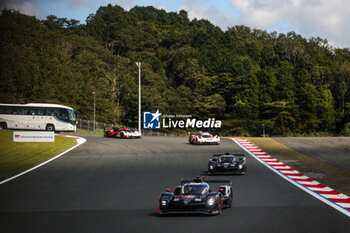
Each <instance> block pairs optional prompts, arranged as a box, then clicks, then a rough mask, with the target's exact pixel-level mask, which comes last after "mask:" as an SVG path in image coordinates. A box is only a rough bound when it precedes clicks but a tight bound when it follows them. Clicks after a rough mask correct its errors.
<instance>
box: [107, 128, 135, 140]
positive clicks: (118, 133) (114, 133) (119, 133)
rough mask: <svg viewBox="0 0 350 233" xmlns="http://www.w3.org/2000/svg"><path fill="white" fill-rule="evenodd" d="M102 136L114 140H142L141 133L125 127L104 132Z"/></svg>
mask: <svg viewBox="0 0 350 233" xmlns="http://www.w3.org/2000/svg"><path fill="white" fill-rule="evenodd" d="M104 136H105V137H116V138H142V135H141V132H139V131H136V130H131V129H129V128H125V127H123V128H113V129H109V130H106V131H105V133H104Z"/></svg>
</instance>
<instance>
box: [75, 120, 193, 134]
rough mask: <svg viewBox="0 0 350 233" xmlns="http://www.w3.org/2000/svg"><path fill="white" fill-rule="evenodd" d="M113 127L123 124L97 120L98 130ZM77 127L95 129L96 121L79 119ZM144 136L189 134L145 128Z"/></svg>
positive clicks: (102, 130)
mask: <svg viewBox="0 0 350 233" xmlns="http://www.w3.org/2000/svg"><path fill="white" fill-rule="evenodd" d="M113 127H121V125H114V124H107V123H103V122H97V121H96V122H95V128H96V132H104V131H105V130H107V129H112V128H113ZM77 129H82V130H88V131H90V130H91V131H93V130H94V122H93V121H90V120H83V119H79V120H78V123H77ZM141 131H142V135H143V136H164V137H178V136H188V133H187V132H176V131H174V132H172V131H168V132H165V131H160V130H144V129H142V130H141Z"/></svg>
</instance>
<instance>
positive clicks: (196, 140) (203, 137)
mask: <svg viewBox="0 0 350 233" xmlns="http://www.w3.org/2000/svg"><path fill="white" fill-rule="evenodd" d="M188 142H189V143H191V144H196V145H201V144H216V145H220V137H219V136H218V135H215V136H213V135H211V134H210V133H208V132H199V133H191V132H190V137H189V139H188Z"/></svg>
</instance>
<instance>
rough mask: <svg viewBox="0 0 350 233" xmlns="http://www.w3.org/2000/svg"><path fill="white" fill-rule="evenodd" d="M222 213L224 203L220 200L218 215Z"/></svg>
mask: <svg viewBox="0 0 350 233" xmlns="http://www.w3.org/2000/svg"><path fill="white" fill-rule="evenodd" d="M221 211H222V201H219V200H218V214H221Z"/></svg>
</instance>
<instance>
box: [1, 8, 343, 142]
mask: <svg viewBox="0 0 350 233" xmlns="http://www.w3.org/2000/svg"><path fill="white" fill-rule="evenodd" d="M0 39H1V40H0V67H1V69H0V78H1V86H0V102H5V103H27V102H52V103H61V104H66V105H69V106H72V107H73V108H74V109H76V110H77V111H78V112H79V117H80V118H85V119H90V120H91V119H92V113H93V111H92V103H93V95H92V92H95V93H96V106H97V120H98V121H103V122H106V123H115V124H120V125H129V126H136V125H137V109H138V108H137V105H138V78H137V77H138V70H137V66H136V65H135V62H138V61H140V62H142V100H141V101H142V110H143V111H150V110H156V109H159V110H160V111H161V112H163V113H165V114H191V115H192V116H194V117H197V118H202V119H205V118H209V117H213V118H216V119H221V120H223V128H222V130H221V131H222V132H221V133H222V134H235V135H243V136H254V135H258V136H261V135H262V124H263V125H264V127H265V129H266V134H267V135H271V136H272V135H305V134H309V135H317V134H318V133H319V132H324V133H327V134H338V133H340V132H341V133H342V134H344V135H346V134H347V130H348V128H349V127H348V123H349V122H350V111H349V109H350V107H349V103H350V51H349V49H334V48H332V47H331V46H330V45H329V44H328V42H327V41H326V40H324V39H321V38H310V39H305V38H303V37H301V36H300V35H298V34H296V33H295V32H289V33H287V34H277V33H276V32H272V33H268V32H266V31H263V30H259V29H251V28H249V27H247V26H244V25H236V26H234V27H231V28H228V29H227V30H226V31H223V30H221V29H220V28H218V27H216V26H214V25H213V24H212V23H210V22H209V21H207V20H197V19H194V20H189V19H188V15H187V12H186V11H184V10H181V11H180V12H178V13H174V12H169V13H168V12H166V11H164V10H159V9H156V8H154V7H134V8H132V9H130V10H129V11H126V10H124V9H123V8H121V7H120V6H112V5H110V4H109V5H107V6H102V7H100V8H99V9H98V10H97V11H96V13H95V14H90V15H89V17H88V18H87V19H86V24H85V25H81V24H80V22H79V21H77V20H74V19H71V20H68V19H66V18H57V17H56V16H53V15H50V16H48V17H47V19H46V20H38V19H36V18H35V17H30V16H26V15H23V14H20V13H18V12H16V11H9V10H3V11H2V14H1V16H0Z"/></svg>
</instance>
